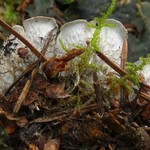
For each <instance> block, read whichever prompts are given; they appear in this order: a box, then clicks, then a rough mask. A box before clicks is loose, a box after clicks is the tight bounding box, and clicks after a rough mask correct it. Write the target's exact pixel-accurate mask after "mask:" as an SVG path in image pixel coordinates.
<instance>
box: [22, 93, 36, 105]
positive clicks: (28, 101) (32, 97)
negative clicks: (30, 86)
mask: <svg viewBox="0 0 150 150" xmlns="http://www.w3.org/2000/svg"><path fill="white" fill-rule="evenodd" d="M37 100H38V93H37V92H34V91H31V90H30V91H29V92H28V96H27V98H26V100H25V101H24V105H26V106H28V105H30V104H31V103H33V102H34V101H37Z"/></svg>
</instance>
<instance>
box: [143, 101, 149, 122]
mask: <svg viewBox="0 0 150 150" xmlns="http://www.w3.org/2000/svg"><path fill="white" fill-rule="evenodd" d="M141 115H142V116H143V117H144V118H145V119H146V120H150V104H149V105H147V106H146V107H145V108H144V109H143V111H142V113H141Z"/></svg>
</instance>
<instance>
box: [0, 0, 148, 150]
mask: <svg viewBox="0 0 150 150" xmlns="http://www.w3.org/2000/svg"><path fill="white" fill-rule="evenodd" d="M114 2H115V1H113V2H112V5H111V7H110V8H109V9H108V11H107V13H106V14H104V15H103V16H102V18H101V19H99V18H96V19H95V20H94V21H91V22H89V23H88V22H87V21H85V20H75V21H72V22H69V23H66V24H64V25H63V26H62V27H61V29H60V32H59V33H58V25H57V24H56V21H55V20H54V19H53V18H49V17H41V16H40V17H34V18H30V19H27V20H25V21H24V22H23V27H22V26H18V25H16V26H14V27H13V28H12V27H10V26H9V25H7V24H6V23H5V22H3V21H2V20H0V25H2V26H3V27H5V28H6V29H8V31H9V32H10V33H11V35H10V36H9V37H8V39H6V41H4V44H3V48H2V50H1V54H0V58H1V60H0V92H1V94H0V115H1V116H2V119H1V125H2V126H3V128H4V130H5V132H6V133H7V134H8V136H9V138H8V141H7V140H6V141H4V142H5V143H6V144H7V146H8V147H9V148H10V147H11V148H12V149H18V150H19V149H20V150H22V149H30V150H31V149H33V150H49V149H54V150H58V149H94V150H96V149H105V148H108V149H123V148H127V149H128V148H129V149H149V148H150V147H149V145H150V130H149V127H148V123H149V119H150V113H149V110H150V95H149V91H150V85H149V77H148V74H149V62H148V61H146V60H145V59H141V61H140V62H138V64H139V65H137V64H129V65H127V51H128V48H127V31H126V29H125V28H124V26H123V25H122V24H121V23H120V22H119V21H116V20H114V19H107V17H108V15H109V14H110V13H111V11H112V9H113V7H114ZM147 59H148V58H147ZM131 66H133V69H132V68H131ZM138 66H139V67H138ZM147 70H148V71H147ZM133 71H134V72H133ZM132 72H133V73H134V74H133V75H134V76H133V75H132ZM142 122H144V123H142ZM14 142H16V145H14Z"/></svg>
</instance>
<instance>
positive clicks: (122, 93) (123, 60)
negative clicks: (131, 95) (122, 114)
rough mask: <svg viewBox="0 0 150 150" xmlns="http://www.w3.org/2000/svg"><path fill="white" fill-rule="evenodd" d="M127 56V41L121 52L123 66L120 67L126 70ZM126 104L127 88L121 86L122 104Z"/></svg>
mask: <svg viewBox="0 0 150 150" xmlns="http://www.w3.org/2000/svg"><path fill="white" fill-rule="evenodd" d="M127 56H128V42H127V40H125V41H124V42H123V46H122V52H121V64H120V67H121V68H122V69H123V70H125V67H126V63H127ZM125 102H126V89H125V87H123V86H121V90H120V103H121V104H124V103H125Z"/></svg>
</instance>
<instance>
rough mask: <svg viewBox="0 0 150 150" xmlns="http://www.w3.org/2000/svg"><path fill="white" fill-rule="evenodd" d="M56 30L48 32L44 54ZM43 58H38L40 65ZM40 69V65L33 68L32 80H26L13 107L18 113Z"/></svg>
mask: <svg viewBox="0 0 150 150" xmlns="http://www.w3.org/2000/svg"><path fill="white" fill-rule="evenodd" d="M54 30H55V29H53V30H52V31H51V32H50V33H49V34H48V37H47V39H46V41H45V44H44V47H43V49H42V51H41V53H42V54H45V53H46V50H47V48H48V45H49V42H51V36H52V33H53V31H54ZM41 60H42V58H40V59H39V60H38V62H39V63H38V64H39V65H40V62H41ZM38 69H39V66H37V67H36V68H34V70H33V71H32V73H31V79H30V80H27V82H26V84H25V86H24V88H23V90H22V92H21V94H20V96H19V98H18V100H17V102H16V104H15V107H14V109H13V112H14V113H17V112H18V111H19V110H20V107H21V105H22V103H23V101H24V100H25V98H26V96H27V94H28V91H29V89H30V87H31V84H32V81H33V80H34V77H35V76H36V74H37V72H38Z"/></svg>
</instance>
